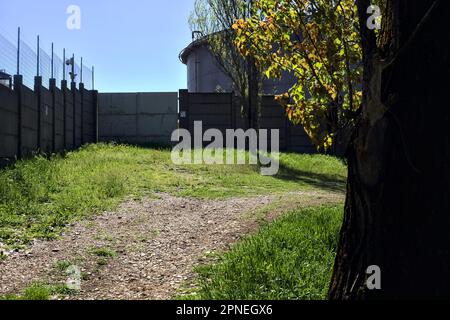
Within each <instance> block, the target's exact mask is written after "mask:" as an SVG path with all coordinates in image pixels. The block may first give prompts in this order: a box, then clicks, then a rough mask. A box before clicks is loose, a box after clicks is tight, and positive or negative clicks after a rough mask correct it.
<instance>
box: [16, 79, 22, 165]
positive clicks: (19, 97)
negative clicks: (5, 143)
mask: <svg viewBox="0 0 450 320" xmlns="http://www.w3.org/2000/svg"><path fill="white" fill-rule="evenodd" d="M22 85H23V77H22V76H21V75H18V74H16V75H15V76H14V92H15V93H16V95H17V158H18V159H22V145H23V140H22V113H23V112H22V109H23V107H22Z"/></svg>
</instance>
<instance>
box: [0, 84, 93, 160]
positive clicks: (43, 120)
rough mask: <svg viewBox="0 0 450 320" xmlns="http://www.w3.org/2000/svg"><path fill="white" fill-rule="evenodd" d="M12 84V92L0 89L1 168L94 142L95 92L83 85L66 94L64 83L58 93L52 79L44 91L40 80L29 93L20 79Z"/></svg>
mask: <svg viewBox="0 0 450 320" xmlns="http://www.w3.org/2000/svg"><path fill="white" fill-rule="evenodd" d="M14 80H15V81H14V82H15V84H14V90H11V89H9V88H8V87H5V86H2V85H0V166H3V165H6V164H9V163H11V162H13V161H14V160H15V159H17V158H26V157H30V156H32V155H34V154H35V153H37V152H42V153H46V154H50V153H53V152H58V151H62V150H71V149H74V148H77V147H80V146H81V145H83V144H85V143H91V142H96V141H97V127H96V121H94V120H93V119H97V92H96V91H88V90H85V89H84V87H83V85H82V84H80V88H79V89H78V88H76V86H75V84H73V85H72V86H71V90H69V89H68V88H67V83H66V82H65V81H63V82H62V83H61V89H58V88H56V83H55V81H54V80H53V79H52V80H51V82H50V85H49V88H50V89H46V88H45V87H43V86H42V79H41V78H40V77H36V79H35V86H34V90H32V89H30V88H28V87H26V86H24V85H23V84H22V77H21V76H16V77H15V79H14ZM73 101H75V105H74V104H73ZM82 107H83V110H84V112H83V114H84V116H83V117H82ZM74 115H75V117H74ZM74 119H75V121H74ZM74 127H75V128H77V130H78V132H77V131H76V132H75V133H76V136H75V139H74V135H73V133H74V131H73V128H74Z"/></svg>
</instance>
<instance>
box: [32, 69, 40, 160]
mask: <svg viewBox="0 0 450 320" xmlns="http://www.w3.org/2000/svg"><path fill="white" fill-rule="evenodd" d="M34 92H35V94H36V97H37V113H38V118H37V125H38V126H37V149H38V152H41V151H42V77H40V76H37V77H34Z"/></svg>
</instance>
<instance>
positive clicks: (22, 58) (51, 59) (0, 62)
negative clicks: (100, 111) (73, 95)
mask: <svg viewBox="0 0 450 320" xmlns="http://www.w3.org/2000/svg"><path fill="white" fill-rule="evenodd" d="M16 39H18V36H17V37H16ZM36 40H37V38H36ZM17 43H19V46H20V47H19V50H18V48H17ZM37 46H38V41H36V43H35V44H34V45H32V44H30V42H28V41H25V40H23V39H22V37H21V39H20V41H17V40H16V41H15V42H14V41H13V37H12V35H11V34H9V33H7V32H5V30H4V29H3V28H1V29H0V70H1V71H4V72H5V73H6V74H8V75H11V76H13V75H15V74H20V75H22V77H23V84H24V85H25V86H27V87H29V88H31V89H32V88H34V77H35V76H41V77H42V85H43V86H44V87H46V88H48V87H49V79H51V78H52V77H53V78H54V79H56V85H57V87H61V81H62V80H64V79H65V80H67V81H68V82H70V81H71V78H70V75H69V72H71V68H72V67H71V66H70V65H67V64H66V61H63V59H62V58H60V56H59V55H58V54H56V53H55V52H52V50H53V45H52V50H45V49H44V48H43V46H42V45H39V48H38V47H37ZM18 52H19V55H18V54H17V53H18ZM38 52H39V59H38ZM70 57H72V56H66V59H69V58H70ZM17 68H18V69H19V70H17ZM52 69H53V74H52ZM74 70H75V74H76V75H77V76H76V77H75V82H76V83H77V85H79V83H80V82H81V81H83V83H84V87H85V88H86V89H88V90H91V89H92V90H93V89H94V83H93V68H89V67H87V65H86V64H84V63H83V65H82V66H81V59H80V64H79V63H78V62H76V63H75V64H74ZM81 70H83V72H82V76H83V78H82V79H81ZM64 75H65V76H64Z"/></svg>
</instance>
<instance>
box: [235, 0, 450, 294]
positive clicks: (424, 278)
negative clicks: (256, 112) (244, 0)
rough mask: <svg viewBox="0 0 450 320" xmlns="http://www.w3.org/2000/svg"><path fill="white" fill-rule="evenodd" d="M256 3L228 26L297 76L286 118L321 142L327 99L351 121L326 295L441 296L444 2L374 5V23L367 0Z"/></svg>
mask: <svg viewBox="0 0 450 320" xmlns="http://www.w3.org/2000/svg"><path fill="white" fill-rule="evenodd" d="M254 4H255V7H254V10H255V11H254V16H253V17H252V18H251V19H250V20H249V19H248V20H247V21H244V20H241V21H239V23H237V24H236V26H235V28H236V30H237V32H238V35H239V37H238V45H239V47H240V48H241V51H243V53H244V54H250V55H252V56H254V57H255V58H256V59H257V61H260V63H261V65H262V66H264V67H265V68H266V72H267V73H268V74H271V75H277V73H278V70H280V68H283V67H284V66H287V67H289V68H292V69H293V70H294V71H295V72H296V75H297V76H298V77H299V83H298V84H297V86H295V87H294V88H293V89H291V91H290V93H289V97H290V98H292V100H293V103H291V104H289V105H288V110H291V115H290V117H291V118H296V117H298V118H299V119H300V121H301V122H302V123H303V124H304V125H305V126H306V128H307V130H308V133H309V134H310V135H311V136H312V137H313V138H314V139H315V141H316V143H318V144H319V145H322V146H328V145H329V144H330V141H329V140H330V139H332V138H333V132H332V131H330V130H329V128H327V126H326V125H323V124H322V122H323V121H326V116H325V114H326V110H327V108H329V103H330V102H331V103H335V104H336V103H337V104H338V108H339V110H340V113H341V114H342V115H345V116H346V117H348V119H349V121H350V123H351V124H352V125H351V126H352V127H353V130H352V135H351V139H350V143H349V145H348V149H347V153H346V158H347V162H348V167H349V169H348V170H349V171H348V185H347V199H346V205H345V218H344V223H343V227H342V230H341V237H340V243H339V247H338V251H337V256H336V263H335V267H334V273H333V278H332V281H331V285H330V293H329V296H330V298H331V299H370V298H433V297H434V298H448V297H450V272H449V270H450V250H449V248H448V244H449V243H450V197H449V194H450V130H449V128H450V108H449V101H448V100H449V98H448V84H449V82H450V76H449V70H450V43H449V42H448V41H447V40H446V39H447V38H448V36H447V32H448V30H449V29H450V19H448V17H447V15H446V14H445V13H447V12H449V9H450V2H449V1H443V0H422V1H408V0H384V1H379V2H378V4H379V6H380V7H381V12H382V15H383V19H382V24H381V29H380V30H377V29H373V25H371V23H369V22H373V21H372V20H371V16H370V15H371V13H370V12H372V13H373V11H372V10H368V9H369V7H371V1H369V0H356V1H355V2H353V1H349V0H348V1H347V0H342V1H337V0H336V1H333V0H328V1H326V0H320V1H319V0H316V1H313V0H277V1H275V0H259V1H255V3H254ZM355 5H356V6H357V10H355ZM368 12H369V14H368ZM261 15H262V19H261ZM329 21H331V22H333V23H332V24H331V23H329ZM296 35H300V36H301V40H298V41H293V40H292V38H293V36H296ZM274 42H278V43H279V44H280V50H278V51H277V52H275V53H270V50H269V45H270V44H271V43H274ZM264 46H265V48H266V49H265V50H261V48H263V47H264ZM332 52H334V53H335V54H331V53H332ZM361 53H362V55H361ZM346 57H349V58H346ZM361 58H362V59H361ZM358 61H362V62H363V73H361V70H360V69H359V68H358V67H355V65H356V66H358ZM349 70H350V71H349ZM352 70H353V71H352ZM361 75H362V78H361ZM302 79H303V80H304V81H305V82H303V81H302ZM345 79H347V81H344V80H345ZM358 82H360V85H358ZM350 84H352V85H350ZM303 86H306V87H307V90H304V89H303ZM359 88H361V89H362V94H361V92H360V90H358V89H359ZM307 94H309V95H310V96H311V97H310V99H308V95H307ZM340 96H341V97H340ZM338 97H340V98H338ZM310 100H311V101H310ZM378 267H379V270H380V271H381V277H380V279H381V290H373V287H370V286H368V283H367V281H368V279H370V278H371V276H369V275H370V272H373V271H374V270H377V268H378Z"/></svg>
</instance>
